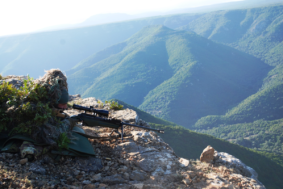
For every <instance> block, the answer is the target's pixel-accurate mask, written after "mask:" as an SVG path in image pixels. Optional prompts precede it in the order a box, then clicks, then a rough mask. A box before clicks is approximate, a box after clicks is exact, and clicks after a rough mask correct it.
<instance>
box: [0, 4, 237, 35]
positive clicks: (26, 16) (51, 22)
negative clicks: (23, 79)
mask: <svg viewBox="0 0 283 189" xmlns="http://www.w3.org/2000/svg"><path fill="white" fill-rule="evenodd" d="M232 1H241V0H0V27H1V29H0V36H5V35H14V34H20V33H28V32H34V31H37V30H40V29H43V28H47V27H50V26H56V25H62V24H76V23H80V22H83V21H84V20H86V19H87V18H89V17H91V16H93V15H96V14H106V13H126V14H131V15H133V14H140V13H145V12H162V11H169V10H174V9H181V8H190V7H198V6H204V5H211V4H218V3H223V2H232Z"/></svg>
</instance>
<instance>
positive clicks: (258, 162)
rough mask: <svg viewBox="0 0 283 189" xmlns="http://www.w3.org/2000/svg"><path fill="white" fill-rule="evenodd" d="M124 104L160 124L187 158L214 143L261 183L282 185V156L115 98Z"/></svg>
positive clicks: (176, 147) (179, 153)
mask: <svg viewBox="0 0 283 189" xmlns="http://www.w3.org/2000/svg"><path fill="white" fill-rule="evenodd" d="M114 100H115V101H118V102H119V104H122V105H124V107H125V108H130V109H133V110H135V111H136V112H137V113H138V115H139V117H140V118H141V119H143V120H145V121H147V122H150V125H151V126H152V127H156V128H162V129H164V130H165V133H164V134H162V135H160V136H161V137H162V138H163V139H164V140H165V141H166V142H167V143H168V144H169V145H170V146H171V147H172V148H173V149H174V151H175V152H176V154H177V155H179V156H180V157H185V158H187V159H198V158H199V155H200V153H201V152H202V150H203V148H204V147H206V146H207V145H211V146H213V147H214V148H215V149H217V150H218V151H225V152H228V153H230V154H232V155H234V156H236V157H238V158H239V159H241V161H243V162H244V163H246V164H247V165H248V166H250V167H252V168H254V169H255V170H256V171H257V173H258V174H259V180H260V181H262V182H263V183H264V185H265V186H266V187H267V188H278V189H279V188H281V186H282V184H283V183H282V179H281V177H282V176H283V175H282V173H283V172H282V170H283V157H282V156H278V155H275V154H271V153H266V152H259V151H256V150H250V149H248V148H244V147H242V146H239V145H235V144H232V143H229V142H227V141H225V140H221V139H217V138H215V137H212V136H209V135H205V134H200V133H196V132H193V131H190V130H188V129H185V128H183V127H180V126H178V125H176V124H174V123H170V122H168V121H165V120H162V119H160V118H157V117H154V116H152V115H150V114H148V113H146V112H144V111H142V110H140V109H138V108H136V107H134V106H131V105H129V104H127V103H125V102H123V101H120V100H117V99H114Z"/></svg>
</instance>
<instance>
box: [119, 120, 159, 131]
mask: <svg viewBox="0 0 283 189" xmlns="http://www.w3.org/2000/svg"><path fill="white" fill-rule="evenodd" d="M122 124H123V125H128V126H133V127H138V128H143V129H148V130H151V131H156V132H158V133H164V130H160V129H152V128H149V127H144V126H140V125H134V124H130V123H125V122H122Z"/></svg>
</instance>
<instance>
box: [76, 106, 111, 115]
mask: <svg viewBox="0 0 283 189" xmlns="http://www.w3.org/2000/svg"><path fill="white" fill-rule="evenodd" d="M73 108H74V109H78V110H84V111H88V112H93V113H97V114H100V115H102V116H106V117H108V115H109V111H107V110H100V109H94V108H92V107H90V108H88V107H85V106H80V105H77V104H73Z"/></svg>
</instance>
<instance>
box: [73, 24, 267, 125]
mask: <svg viewBox="0 0 283 189" xmlns="http://www.w3.org/2000/svg"><path fill="white" fill-rule="evenodd" d="M113 49H116V50H113ZM113 52H115V53H113ZM102 53H105V54H106V53H108V57H107V58H105V59H103V60H101V59H99V58H97V57H99V56H100V54H102ZM91 63H92V65H91V66H89V65H90V64H91ZM77 68H82V69H79V71H77V72H75V73H73V74H72V75H70V76H69V78H68V80H69V82H70V91H71V93H80V94H83V96H84V97H87V96H97V97H98V98H101V99H104V100H106V99H110V98H118V99H121V100H123V101H125V102H127V103H129V104H132V105H135V106H139V107H140V108H141V109H143V110H145V111H147V112H150V113H152V114H154V115H157V116H159V117H162V118H166V119H167V120H169V121H173V122H176V123H177V124H181V125H185V126H190V125H191V124H193V123H195V122H196V121H197V120H198V119H199V118H201V117H202V116H205V115H210V114H222V113H225V112H226V111H227V110H228V108H231V107H233V106H235V105H236V104H237V103H239V102H240V101H242V100H243V99H245V98H246V97H248V96H249V95H251V94H253V93H255V92H256V91H257V90H258V89H259V87H260V86H261V84H262V81H261V80H262V79H263V77H264V76H265V75H266V73H267V71H268V70H269V67H268V66H266V65H265V64H263V63H262V62H261V61H260V60H258V59H256V58H254V57H252V56H249V55H247V54H245V53H242V52H239V51H237V50H234V49H232V48H230V47H227V46H224V45H221V44H217V43H214V42H212V41H210V40H208V39H205V38H203V37H200V36H198V35H196V34H193V33H190V32H183V31H174V30H171V29H169V28H166V27H163V26H150V27H146V28H144V29H143V30H141V31H140V32H139V33H137V34H135V35H134V36H132V37H131V38H130V39H128V40H127V41H125V42H124V43H121V44H118V45H116V46H112V47H110V48H107V49H105V50H104V51H103V52H99V53H96V54H94V55H93V56H91V57H90V58H88V59H86V60H85V61H82V62H81V63H80V64H79V65H78V66H77ZM184 118H185V119H184Z"/></svg>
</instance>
